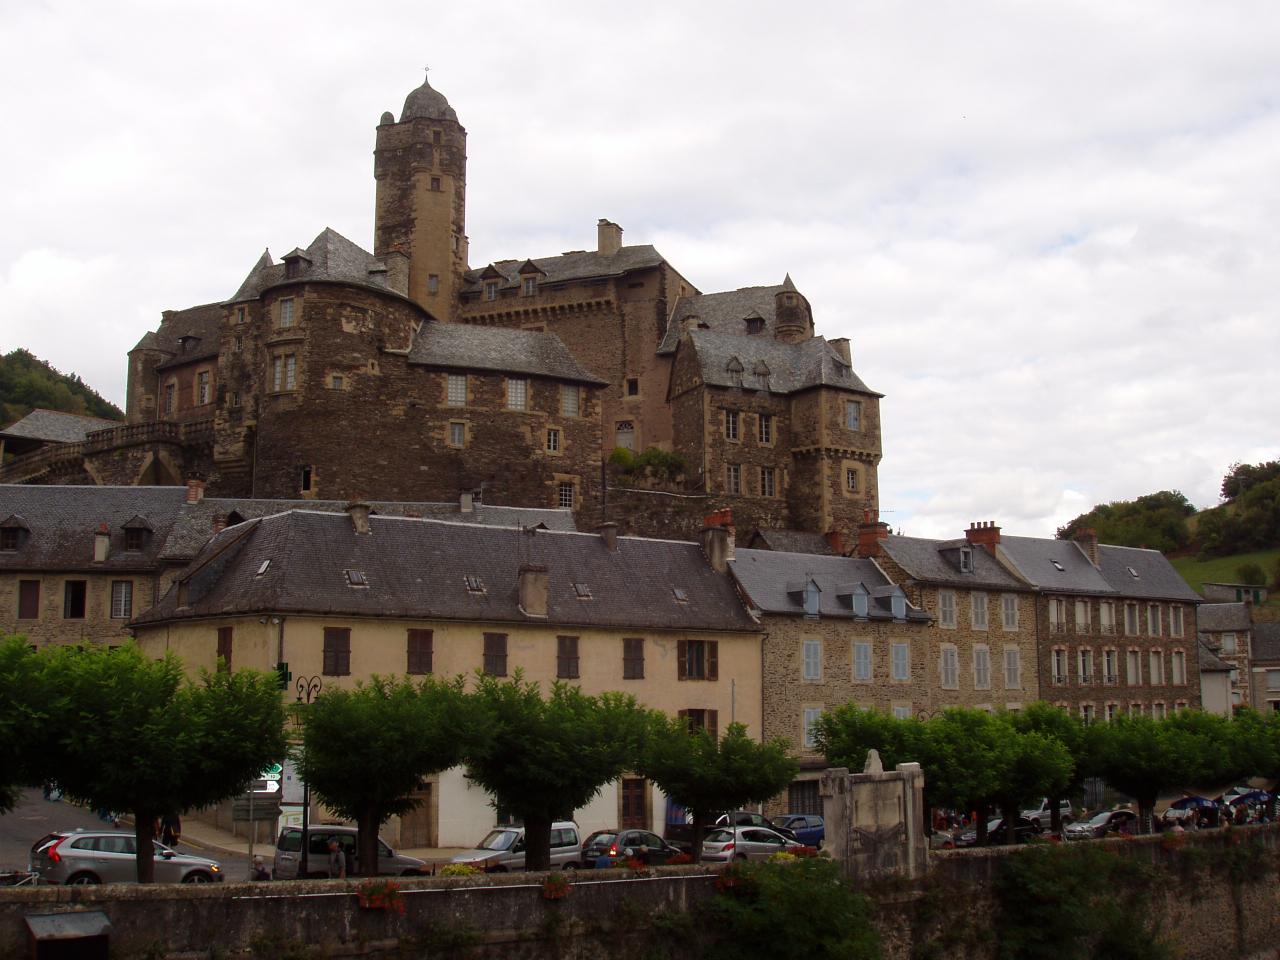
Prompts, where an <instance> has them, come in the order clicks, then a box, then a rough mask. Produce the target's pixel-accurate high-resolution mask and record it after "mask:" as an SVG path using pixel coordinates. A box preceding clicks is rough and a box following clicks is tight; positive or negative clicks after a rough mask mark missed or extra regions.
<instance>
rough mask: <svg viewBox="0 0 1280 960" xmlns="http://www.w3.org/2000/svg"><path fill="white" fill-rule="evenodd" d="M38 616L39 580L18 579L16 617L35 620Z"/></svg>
mask: <svg viewBox="0 0 1280 960" xmlns="http://www.w3.org/2000/svg"><path fill="white" fill-rule="evenodd" d="M39 617H40V581H39V580H19V581H18V619H19V620H36V619H38V618H39Z"/></svg>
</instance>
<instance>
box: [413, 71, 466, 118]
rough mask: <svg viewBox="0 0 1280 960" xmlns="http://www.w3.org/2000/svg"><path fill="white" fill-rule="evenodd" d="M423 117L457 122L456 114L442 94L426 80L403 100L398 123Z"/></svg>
mask: <svg viewBox="0 0 1280 960" xmlns="http://www.w3.org/2000/svg"><path fill="white" fill-rule="evenodd" d="M418 117H424V118H426V119H428V120H452V121H454V122H455V123H456V122H457V120H458V115H457V113H455V112H454V109H453V107H451V106H449V101H448V100H446V99H445V98H444V94H443V93H440V92H439V91H438V90H435V89H433V88H432V86H431V84H429V83H428V82H427V81H426V80H423V81H422V86H420V87H418V88H417V89H416V90H411V91H410V92H409V95H408V96H407V97H405V98H404V109H403V110H401V111H400V122H401V123H404V122H405V121H406V120H414V119H416V118H418Z"/></svg>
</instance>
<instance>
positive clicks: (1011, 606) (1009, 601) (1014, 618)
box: [1000, 593, 1018, 631]
mask: <svg viewBox="0 0 1280 960" xmlns="http://www.w3.org/2000/svg"><path fill="white" fill-rule="evenodd" d="M1000 626H1001V627H1003V628H1004V629H1005V630H1006V631H1013V630H1017V629H1018V597H1017V595H1016V594H1012V593H1006V594H1003V595H1001V597H1000Z"/></svg>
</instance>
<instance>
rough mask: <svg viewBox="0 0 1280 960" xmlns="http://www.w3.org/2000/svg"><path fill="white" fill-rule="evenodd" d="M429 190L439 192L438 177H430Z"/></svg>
mask: <svg viewBox="0 0 1280 960" xmlns="http://www.w3.org/2000/svg"><path fill="white" fill-rule="evenodd" d="M431 192H432V193H439V192H440V178H439V177H432V178H431Z"/></svg>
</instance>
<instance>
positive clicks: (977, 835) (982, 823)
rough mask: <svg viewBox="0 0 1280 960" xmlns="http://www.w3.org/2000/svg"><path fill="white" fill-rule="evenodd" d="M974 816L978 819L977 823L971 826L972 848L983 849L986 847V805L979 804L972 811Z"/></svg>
mask: <svg viewBox="0 0 1280 960" xmlns="http://www.w3.org/2000/svg"><path fill="white" fill-rule="evenodd" d="M974 816H976V817H977V818H978V822H977V823H975V824H974V825H973V829H974V835H973V842H974V846H977V847H985V846H986V845H987V805H986V804H985V803H984V804H981V805H979V807H978V809H977V810H975V811H974Z"/></svg>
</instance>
